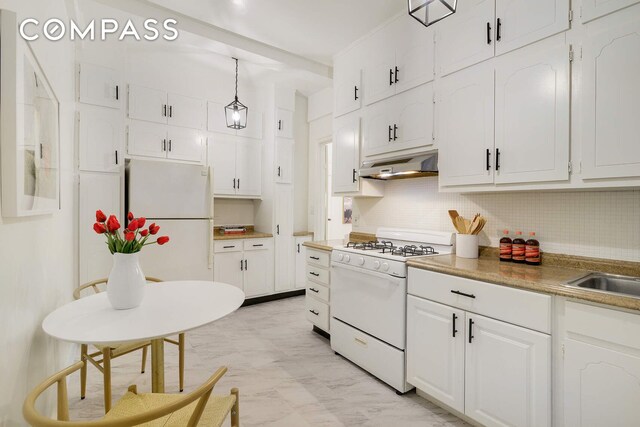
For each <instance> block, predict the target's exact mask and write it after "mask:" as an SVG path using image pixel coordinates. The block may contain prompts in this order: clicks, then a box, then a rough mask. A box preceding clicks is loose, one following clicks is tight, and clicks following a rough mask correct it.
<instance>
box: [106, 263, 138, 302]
mask: <svg viewBox="0 0 640 427" xmlns="http://www.w3.org/2000/svg"><path fill="white" fill-rule="evenodd" d="M146 283H147V279H146V278H145V276H144V273H143V272H142V269H141V268H140V264H139V263H138V254H120V253H115V254H113V267H112V268H111V273H109V280H108V281H107V297H108V298H109V302H110V303H111V305H112V306H113V308H115V309H116V310H127V309H130V308H135V307H137V306H139V305H140V303H142V298H144V287H145V285H146Z"/></svg>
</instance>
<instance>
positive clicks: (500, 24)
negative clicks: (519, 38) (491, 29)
mask: <svg viewBox="0 0 640 427" xmlns="http://www.w3.org/2000/svg"><path fill="white" fill-rule="evenodd" d="M501 27H502V21H500V18H498V23H497V24H496V41H498V42H499V41H500V39H501V38H502V31H500V29H501Z"/></svg>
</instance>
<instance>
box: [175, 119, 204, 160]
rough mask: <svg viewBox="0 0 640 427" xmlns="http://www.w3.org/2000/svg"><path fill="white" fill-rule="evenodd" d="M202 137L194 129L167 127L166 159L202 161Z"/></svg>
mask: <svg viewBox="0 0 640 427" xmlns="http://www.w3.org/2000/svg"><path fill="white" fill-rule="evenodd" d="M203 155H204V139H203V137H202V134H201V133H200V132H199V131H197V130H195V129H187V128H181V127H174V126H169V127H168V128H167V159H173V160H183V161H188V162H197V163H202V162H203V158H202V157H203Z"/></svg>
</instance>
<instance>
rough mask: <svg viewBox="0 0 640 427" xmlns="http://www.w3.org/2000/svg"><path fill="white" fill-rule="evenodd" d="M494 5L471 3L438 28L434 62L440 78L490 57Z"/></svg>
mask: <svg viewBox="0 0 640 427" xmlns="http://www.w3.org/2000/svg"><path fill="white" fill-rule="evenodd" d="M494 1H495V0H474V1H473V2H472V4H469V5H467V8H466V9H465V10H461V11H460V13H457V12H456V13H455V14H453V15H452V16H450V17H448V18H447V19H446V20H443V21H442V22H441V23H440V24H439V25H438V29H437V31H438V34H437V36H436V62H437V64H438V74H439V75H440V76H445V75H447V74H450V73H453V72H454V71H457V70H461V69H463V68H466V67H469V66H471V65H473V64H477V63H478V62H481V61H484V60H485V59H489V58H491V57H493V55H494V44H495V36H494V25H495V3H494ZM525 1H526V0H525Z"/></svg>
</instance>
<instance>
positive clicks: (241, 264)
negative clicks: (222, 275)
mask: <svg viewBox="0 0 640 427" xmlns="http://www.w3.org/2000/svg"><path fill="white" fill-rule="evenodd" d="M240 271H244V263H243V262H242V260H240Z"/></svg>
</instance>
